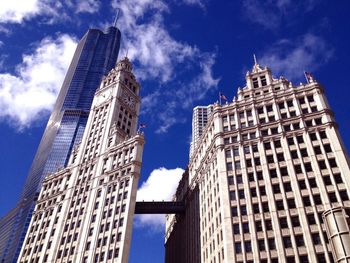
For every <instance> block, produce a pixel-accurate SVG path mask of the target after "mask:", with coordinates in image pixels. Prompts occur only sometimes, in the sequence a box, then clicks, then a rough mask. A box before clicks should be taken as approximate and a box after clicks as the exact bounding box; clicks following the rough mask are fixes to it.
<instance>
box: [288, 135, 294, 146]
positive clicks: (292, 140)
mask: <svg viewBox="0 0 350 263" xmlns="http://www.w3.org/2000/svg"><path fill="white" fill-rule="evenodd" d="M287 142H288V145H294V139H293V137H289V138H287Z"/></svg>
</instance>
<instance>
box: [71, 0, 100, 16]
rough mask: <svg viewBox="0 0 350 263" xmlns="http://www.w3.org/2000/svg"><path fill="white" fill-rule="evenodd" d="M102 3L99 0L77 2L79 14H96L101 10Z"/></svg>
mask: <svg viewBox="0 0 350 263" xmlns="http://www.w3.org/2000/svg"><path fill="white" fill-rule="evenodd" d="M100 5H101V2H100V1H97V0H82V1H81V0H80V1H77V7H76V12H77V13H91V14H93V13H96V12H97V11H98V10H99V9H100Z"/></svg>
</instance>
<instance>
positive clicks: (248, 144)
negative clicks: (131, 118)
mask: <svg viewBox="0 0 350 263" xmlns="http://www.w3.org/2000/svg"><path fill="white" fill-rule="evenodd" d="M246 82H247V84H246V87H244V88H243V89H239V90H238V94H237V97H235V98H234V99H233V101H232V102H231V103H228V104H226V105H219V104H215V105H214V108H213V112H212V114H211V117H210V118H209V119H208V124H207V125H206V128H205V130H204V131H203V134H202V136H201V137H200V139H199V141H198V146H197V147H196V149H194V151H193V153H192V156H191V160H190V163H189V177H190V178H189V180H190V185H191V187H194V186H196V185H199V195H200V196H199V202H200V205H199V207H200V211H199V213H200V240H201V255H200V258H201V262H209V263H221V262H227V263H235V262H237V263H242V262H246V263H253V262H262V263H265V262H273V263H274V262H287V263H289V262H298V263H299V262H300V263H305V262H312V263H313V262H333V259H332V254H331V253H330V247H329V245H328V244H327V243H328V240H327V236H326V234H325V226H324V223H323V222H322V216H321V215H322V213H323V212H324V211H325V210H327V209H329V208H331V207H337V206H350V201H349V194H350V170H349V160H348V156H347V154H346V152H345V148H344V145H343V143H342V141H341V138H340V135H339V132H338V126H337V124H336V122H335V119H334V116H333V113H332V111H331V109H330V107H329V105H328V103H327V100H326V97H325V94H324V89H323V88H322V86H320V84H319V83H317V82H316V81H314V80H313V79H310V80H309V83H308V84H300V85H299V86H292V84H291V83H290V82H289V81H288V80H286V79H284V78H282V77H281V78H279V79H275V78H273V77H272V74H271V71H270V70H269V69H268V68H266V67H265V68H261V67H260V66H259V65H258V64H255V65H254V68H253V70H252V72H248V73H247V75H246ZM170 234H171V233H170Z"/></svg>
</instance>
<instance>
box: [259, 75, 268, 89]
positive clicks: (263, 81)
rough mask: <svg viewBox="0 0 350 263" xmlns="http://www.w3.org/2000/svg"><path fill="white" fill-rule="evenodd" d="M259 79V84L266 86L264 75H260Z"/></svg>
mask: <svg viewBox="0 0 350 263" xmlns="http://www.w3.org/2000/svg"><path fill="white" fill-rule="evenodd" d="M260 80H261V86H263V87H264V86H266V85H267V82H266V77H265V76H261V77H260Z"/></svg>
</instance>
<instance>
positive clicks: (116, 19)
mask: <svg viewBox="0 0 350 263" xmlns="http://www.w3.org/2000/svg"><path fill="white" fill-rule="evenodd" d="M119 13H120V8H117V14H116V15H115V18H114V23H113V26H114V27H117V22H118V19H119Z"/></svg>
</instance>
